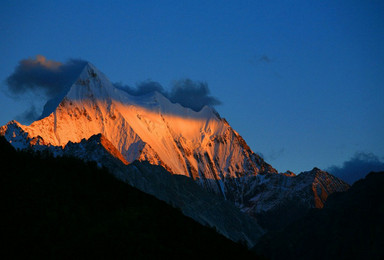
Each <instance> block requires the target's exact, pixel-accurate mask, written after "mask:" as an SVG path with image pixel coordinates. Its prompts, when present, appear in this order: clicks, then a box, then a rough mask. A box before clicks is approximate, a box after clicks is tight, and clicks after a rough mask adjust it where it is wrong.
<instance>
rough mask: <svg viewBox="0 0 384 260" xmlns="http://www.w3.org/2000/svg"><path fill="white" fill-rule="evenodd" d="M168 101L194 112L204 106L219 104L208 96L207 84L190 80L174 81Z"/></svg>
mask: <svg viewBox="0 0 384 260" xmlns="http://www.w3.org/2000/svg"><path fill="white" fill-rule="evenodd" d="M169 99H170V100H171V101H172V102H173V103H179V104H180V105H182V106H184V107H189V108H191V109H193V110H195V111H199V110H201V109H202V108H203V107H204V106H217V105H220V104H221V102H220V101H219V100H218V99H217V98H215V97H213V96H211V95H210V91H209V88H208V84H207V83H205V82H199V81H192V80H190V79H183V80H178V81H175V82H174V85H173V87H172V90H171V92H170V94H169Z"/></svg>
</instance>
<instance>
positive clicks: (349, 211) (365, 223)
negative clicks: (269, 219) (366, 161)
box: [254, 172, 384, 259]
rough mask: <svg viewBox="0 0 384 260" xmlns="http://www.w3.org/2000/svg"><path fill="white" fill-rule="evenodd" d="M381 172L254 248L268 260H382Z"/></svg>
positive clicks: (383, 193)
mask: <svg viewBox="0 0 384 260" xmlns="http://www.w3.org/2000/svg"><path fill="white" fill-rule="evenodd" d="M383 198H384V172H377V173H374V172H372V173H370V174H368V175H367V176H366V177H365V179H363V180H359V181H357V182H356V183H355V184H353V186H352V187H351V188H350V189H349V190H348V191H346V192H341V193H334V194H332V195H331V196H330V197H329V198H328V200H327V202H326V203H325V207H324V208H323V209H321V210H319V209H317V210H316V209H313V210H312V211H310V212H309V214H308V215H307V216H306V217H304V218H302V219H300V220H299V221H296V222H295V223H293V224H291V225H289V226H288V227H286V228H285V229H283V230H282V231H281V232H270V233H267V234H266V235H264V236H263V237H262V238H261V239H260V242H259V243H258V244H257V245H256V246H255V247H254V251H255V252H259V253H261V252H262V253H263V254H264V255H267V256H268V257H270V258H271V259H384V199H383Z"/></svg>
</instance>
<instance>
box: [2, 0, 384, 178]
mask: <svg viewBox="0 0 384 260" xmlns="http://www.w3.org/2000/svg"><path fill="white" fill-rule="evenodd" d="M127 2H128V3H127ZM0 46H1V48H0V57H1V59H0V79H1V80H2V83H1V89H2V90H3V91H1V92H0V104H1V109H0V124H1V125H3V124H6V123H7V122H8V121H9V120H12V119H14V118H16V117H17V116H18V115H20V114H21V113H22V112H23V111H24V110H25V109H26V108H28V107H29V106H30V104H31V103H35V105H37V106H39V105H40V107H38V109H42V107H41V103H42V102H43V100H44V98H43V97H42V96H40V97H38V98H36V97H35V96H33V95H25V96H23V97H21V98H19V99H18V100H15V99H12V98H9V97H7V94H6V86H5V84H4V82H3V81H4V80H5V79H6V78H7V77H8V76H9V75H10V74H11V73H12V72H13V70H14V68H15V67H16V66H17V64H18V62H19V61H20V60H22V59H25V58H33V57H35V56H36V55H38V54H40V55H44V56H45V57H46V58H47V59H50V60H55V61H61V62H65V61H66V60H68V59H69V58H81V59H85V60H88V61H90V62H92V63H93V64H94V65H95V66H96V67H98V68H99V69H100V70H101V71H103V72H104V73H105V74H106V75H107V76H108V77H109V78H110V80H111V81H113V82H122V83H123V84H128V85H130V86H134V85H135V84H137V83H140V82H142V81H145V80H148V79H151V80H154V81H157V82H159V83H160V84H162V85H163V86H164V87H165V88H170V87H171V85H172V82H174V81H176V80H180V79H183V78H190V79H192V80H197V81H205V82H206V83H208V86H209V88H210V90H211V94H212V95H213V96H215V97H216V98H218V99H219V100H220V101H222V105H220V106H217V110H218V111H219V113H220V114H221V115H222V116H223V117H225V118H226V119H227V120H228V121H229V123H230V124H231V125H232V126H233V128H234V129H235V130H237V131H238V132H239V133H240V134H241V135H242V136H243V137H244V139H245V140H246V141H247V142H248V144H249V145H250V147H251V148H252V149H253V150H254V151H255V152H259V153H262V154H263V155H264V157H265V159H266V160H267V162H269V163H271V164H272V165H273V166H274V167H275V168H277V169H278V170H279V171H285V170H287V169H290V170H292V171H295V172H300V171H304V170H309V169H311V168H312V167H314V166H317V167H319V168H327V167H329V166H331V165H340V166H341V165H342V163H343V162H344V161H347V160H349V159H350V158H352V157H353V156H354V154H355V153H356V152H363V153H373V154H375V155H376V156H378V157H379V158H383V157H384V136H383V133H384V102H383V101H382V100H383V98H384V2H383V1H352V0H348V1H1V3H0ZM39 99H41V101H40V102H38V101H37V100H39Z"/></svg>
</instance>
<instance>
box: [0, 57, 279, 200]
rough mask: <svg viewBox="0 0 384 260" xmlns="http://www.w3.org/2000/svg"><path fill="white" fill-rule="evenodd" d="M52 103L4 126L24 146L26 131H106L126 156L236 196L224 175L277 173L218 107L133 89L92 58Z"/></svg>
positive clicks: (56, 140) (58, 139)
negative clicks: (39, 115) (188, 104)
mask: <svg viewBox="0 0 384 260" xmlns="http://www.w3.org/2000/svg"><path fill="white" fill-rule="evenodd" d="M51 103H54V102H51ZM49 109H52V108H47V111H49ZM52 111H53V112H52V113H51V114H49V115H48V116H47V117H45V118H43V119H41V120H38V121H35V122H34V123H32V124H31V125H30V126H23V125H20V124H18V123H17V122H11V123H9V124H8V125H6V126H4V127H2V128H1V129H2V130H1V131H2V133H3V135H5V136H6V138H7V140H8V141H11V142H12V143H13V144H14V146H15V147H19V148H24V147H26V146H28V145H34V144H33V143H31V142H30V141H25V140H26V139H28V140H39V143H40V144H42V145H51V146H61V147H63V148H64V147H65V146H66V145H67V143H68V142H73V143H78V142H80V141H81V140H82V139H84V138H85V139H88V138H90V137H91V136H93V135H97V134H102V135H103V136H104V137H105V138H106V139H107V140H109V141H110V142H111V144H112V145H113V146H114V147H116V149H117V150H118V151H119V152H120V153H121V154H122V156H123V157H124V159H125V160H126V161H127V162H133V161H134V160H146V161H149V162H150V163H152V164H156V165H162V166H163V167H164V168H166V169H167V170H168V171H170V172H171V173H173V174H180V175H186V176H189V177H191V178H193V179H194V180H196V181H197V182H198V183H200V184H201V185H202V186H204V187H205V188H207V189H208V190H211V191H214V192H216V193H221V194H223V195H224V196H227V195H229V196H231V195H230V194H227V193H228V187H229V186H228V184H229V182H227V181H226V179H233V178H239V177H244V176H256V175H257V174H259V173H276V170H275V169H273V168H272V167H271V166H270V165H268V164H267V163H265V162H264V161H263V159H262V158H260V157H259V156H257V155H256V154H254V153H253V152H252V151H251V149H250V148H249V147H248V146H247V145H246V143H245V141H244V140H243V139H242V138H241V136H240V135H239V134H238V133H236V132H235V131H234V130H233V129H232V128H231V127H230V126H229V124H228V123H227V122H226V121H225V120H224V119H222V118H220V116H219V115H218V114H217V112H216V111H215V110H214V109H212V108H210V107H207V106H206V107H204V108H203V109H202V110H201V111H199V112H195V111H193V110H191V109H189V108H185V107H182V106H181V105H179V104H174V103H171V102H170V101H169V100H168V99H167V98H165V97H164V96H163V95H162V94H160V93H158V92H154V93H151V94H147V95H143V96H131V95H129V94H128V93H126V92H125V91H123V90H121V89H118V88H116V87H114V86H113V84H111V82H110V81H109V80H108V79H107V77H106V76H105V75H104V74H103V73H101V72H100V71H98V70H97V69H96V68H95V67H94V66H93V65H92V64H87V65H86V66H85V68H84V70H83V71H82V73H81V74H80V76H79V78H78V79H77V81H76V82H75V83H74V84H73V85H72V87H71V88H70V89H69V91H68V93H67V94H66V95H65V97H64V98H63V99H62V101H61V102H60V103H59V105H58V106H57V107H56V108H55V109H52ZM15 124H16V125H15ZM20 133H23V137H22V138H21V137H20V136H21V135H20ZM231 189H233V187H232V188H231ZM231 193H232V191H231Z"/></svg>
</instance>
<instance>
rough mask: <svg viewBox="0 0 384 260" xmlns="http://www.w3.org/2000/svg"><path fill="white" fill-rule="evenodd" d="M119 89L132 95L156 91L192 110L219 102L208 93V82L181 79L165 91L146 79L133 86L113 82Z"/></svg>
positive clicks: (215, 104) (218, 103) (154, 82)
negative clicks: (169, 89)
mask: <svg viewBox="0 0 384 260" xmlns="http://www.w3.org/2000/svg"><path fill="white" fill-rule="evenodd" d="M115 86H116V87H117V88H119V89H122V90H124V91H126V92H127V93H128V94H130V95H133V96H140V95H145V94H148V93H152V92H154V91H157V92H159V93H161V94H163V95H164V96H165V97H167V98H168V99H169V100H170V101H171V102H173V103H179V104H180V105H182V106H184V107H188V108H191V109H192V110H194V111H200V110H201V109H202V108H203V107H204V106H211V107H213V106H217V105H220V104H221V102H220V101H219V100H218V99H217V98H215V97H213V96H211V95H210V91H209V88H208V84H207V83H205V82H199V81H193V80H191V79H182V80H177V81H174V82H173V86H172V88H171V91H166V90H165V89H164V87H163V86H162V85H161V84H160V83H158V82H156V81H151V80H147V81H144V82H141V83H139V84H137V86H136V87H135V88H132V87H130V86H124V85H122V84H121V83H115Z"/></svg>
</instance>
